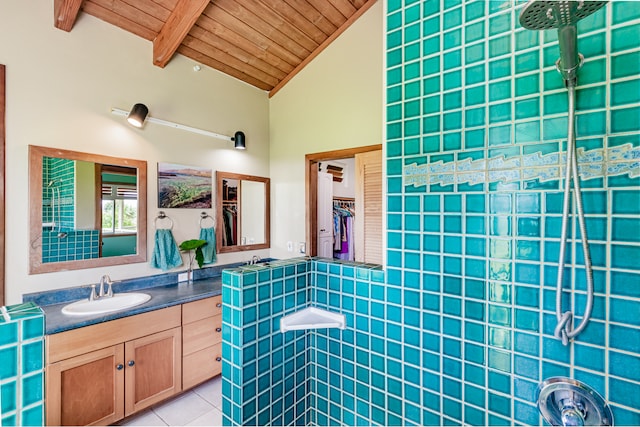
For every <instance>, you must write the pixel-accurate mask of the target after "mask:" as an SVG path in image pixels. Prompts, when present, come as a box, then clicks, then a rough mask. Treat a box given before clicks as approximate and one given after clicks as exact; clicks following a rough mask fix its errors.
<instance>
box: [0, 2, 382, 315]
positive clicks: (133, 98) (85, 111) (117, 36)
mask: <svg viewBox="0 0 640 427" xmlns="http://www.w3.org/2000/svg"><path fill="white" fill-rule="evenodd" d="M53 3H54V2H53V1H44V0H39V1H24V0H2V2H1V3H0V63H2V64H5V65H6V66H7V69H6V71H7V88H6V97H7V105H6V107H7V111H6V145H7V146H6V244H7V246H6V289H7V292H6V297H7V303H9V304H13V303H17V302H20V301H21V298H22V294H23V293H27V292H36V291H40V290H45V289H54V288H60V287H68V286H77V285H84V284H88V283H95V282H96V281H97V280H98V279H99V278H100V276H101V275H102V274H106V273H108V274H110V275H111V277H112V278H113V279H115V280H118V279H124V278H130V277H140V276H144V275H150V274H158V273H161V271H160V270H157V269H152V268H151V267H150V266H149V263H148V262H147V263H141V264H130V265H123V266H114V267H104V268H96V269H89V270H79V271H68V272H56V273H48V274H38V275H29V273H28V254H29V235H28V229H29V228H28V215H27V212H28V186H27V182H28V146H29V144H33V145H42V146H49V147H56V148H64V149H70V150H76V151H83V152H91V153H97V154H105V155H110V156H117V157H127V158H134V159H142V160H146V161H147V167H148V209H147V214H148V218H149V223H148V230H147V233H148V248H149V250H148V258H149V259H151V251H152V249H153V241H152V238H153V231H154V229H153V219H154V218H155V216H156V215H157V212H158V209H157V163H158V162H171V163H179V164H185V165H193V166H201V167H210V168H212V169H213V170H214V171H215V170H223V171H226V172H237V173H244V174H251V175H260V176H269V102H268V97H267V94H266V93H265V92H263V91H261V90H259V89H256V88H253V87H251V86H249V85H247V84H245V83H242V82H240V81H238V80H235V79H233V78H231V77H228V76H226V75H224V74H221V73H219V72H217V71H214V70H211V69H208V68H207V67H202V70H201V71H200V72H195V71H194V70H193V66H194V65H195V63H194V62H193V61H191V60H189V59H187V58H185V57H182V56H180V55H178V56H176V57H174V58H173V60H172V61H171V62H170V63H169V64H168V65H167V67H166V68H164V69H161V68H158V67H155V66H153V65H152V62H151V59H152V45H151V42H149V41H146V40H143V39H141V38H140V37H138V36H134V35H132V34H129V33H127V32H125V31H123V30H121V29H119V28H117V27H115V26H112V25H109V24H107V23H105V22H102V21H100V20H98V19H96V18H93V17H91V16H89V15H86V14H81V15H80V17H79V19H78V22H77V23H76V25H75V27H74V28H73V30H72V31H71V32H70V33H66V32H64V31H61V30H58V29H55V28H54V27H53ZM378 87H381V85H379V86H378ZM136 102H143V103H145V104H146V105H147V106H148V107H149V110H150V114H151V115H152V116H155V117H159V118H163V119H167V120H171V121H175V122H178V123H183V124H187V125H190V126H194V127H199V128H203V129H207V130H211V131H214V132H218V133H221V134H225V135H233V133H234V132H235V131H237V130H242V131H244V132H245V134H246V135H247V150H246V151H235V150H233V148H232V145H231V143H229V142H225V141H222V140H216V139H212V138H207V137H205V136H201V135H196V134H191V133H187V132H183V131H179V130H175V129H170V128H166V127H162V126H157V125H154V124H149V123H147V125H146V126H145V128H144V129H143V130H138V129H134V128H131V127H129V126H127V125H126V124H125V121H124V119H123V118H122V117H117V116H114V115H112V114H110V113H109V111H110V108H111V107H119V108H122V109H129V108H130V107H131V106H132V105H133V104H134V103H136ZM200 211H201V210H196V209H193V210H192V209H189V210H187V209H168V210H167V214H168V215H169V216H170V217H171V218H172V219H173V221H174V223H175V226H174V236H175V238H176V240H177V241H178V243H179V242H181V241H182V240H184V239H189V238H196V237H197V233H198V220H199V214H200ZM208 213H209V214H210V215H212V216H214V215H215V213H214V210H213V209H212V210H210V211H209V212H208ZM268 253H269V252H268V251H266V252H265V251H263V252H262V253H261V252H258V254H259V255H260V256H266V255H268ZM251 255H253V254H252V253H249V254H247V253H232V254H222V255H220V256H218V263H219V264H226V263H229V262H235V261H240V260H244V259H245V258H250V257H251ZM185 257H186V255H185ZM178 270H179V269H178Z"/></svg>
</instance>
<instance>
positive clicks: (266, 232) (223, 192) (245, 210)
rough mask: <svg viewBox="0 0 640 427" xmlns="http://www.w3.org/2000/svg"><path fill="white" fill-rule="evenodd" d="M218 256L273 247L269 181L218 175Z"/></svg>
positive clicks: (242, 176)
mask: <svg viewBox="0 0 640 427" xmlns="http://www.w3.org/2000/svg"><path fill="white" fill-rule="evenodd" d="M216 183H217V191H216V210H217V215H216V216H217V218H218V221H217V224H218V226H217V228H216V241H217V250H218V252H219V253H225V252H238V251H249V250H254V249H267V248H269V247H271V217H270V212H271V203H270V200H269V199H270V196H269V195H270V194H271V189H270V179H269V178H263V177H260V176H253V175H242V174H237V173H230V172H220V171H218V172H216Z"/></svg>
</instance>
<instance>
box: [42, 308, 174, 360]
mask: <svg viewBox="0 0 640 427" xmlns="http://www.w3.org/2000/svg"><path fill="white" fill-rule="evenodd" d="M180 313H181V307H180V306H179V305H176V306H173V307H169V308H163V309H161V310H155V311H150V312H148V313H143V314H137V315H135V316H129V317H123V318H121V319H116V320H111V321H109V322H104V323H98V324H96V325H91V326H85V327H84V328H78V329H72V330H70V331H65V332H60V333H59V334H53V335H48V336H47V337H46V345H47V363H54V362H57V361H60V360H64V359H68V358H70V357H73V356H78V355H80V354H84V353H89V352H90V351H94V350H98V349H101V348H105V347H109V346H112V345H116V344H120V343H122V342H125V341H130V340H133V339H136V338H141V337H144V336H147V335H151V334H153V333H156V332H160V331H165V330H167V329H172V328H175V327H179V326H180Z"/></svg>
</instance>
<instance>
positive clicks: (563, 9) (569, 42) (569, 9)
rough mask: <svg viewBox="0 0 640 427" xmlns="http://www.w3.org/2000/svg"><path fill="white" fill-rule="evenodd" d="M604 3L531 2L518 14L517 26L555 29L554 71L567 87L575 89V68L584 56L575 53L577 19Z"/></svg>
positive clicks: (576, 51) (578, 66)
mask: <svg viewBox="0 0 640 427" xmlns="http://www.w3.org/2000/svg"><path fill="white" fill-rule="evenodd" d="M606 3H607V2H606V1H566V0H564V1H549V0H533V1H529V2H528V3H527V4H525V6H524V8H523V9H522V12H521V13H520V25H522V26H523V27H524V28H527V29H529V30H550V29H552V28H557V29H558V44H559V45H560V58H559V59H558V61H557V62H556V68H557V69H558V71H559V72H560V74H562V78H563V79H564V84H565V86H567V87H570V86H576V84H577V81H578V78H577V77H578V76H577V75H578V69H579V68H580V67H581V66H582V61H583V57H582V55H580V53H579V52H578V29H577V27H576V25H577V23H578V21H579V20H581V19H583V18H586V17H587V16H589V15H591V14H592V13H594V12H595V11H597V10H598V9H600V8H601V7H602V6H604V5H605V4H606Z"/></svg>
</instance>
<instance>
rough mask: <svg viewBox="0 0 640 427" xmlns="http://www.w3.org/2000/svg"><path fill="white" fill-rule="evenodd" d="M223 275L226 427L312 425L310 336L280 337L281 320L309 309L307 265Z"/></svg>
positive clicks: (289, 262)
mask: <svg viewBox="0 0 640 427" xmlns="http://www.w3.org/2000/svg"><path fill="white" fill-rule="evenodd" d="M270 264H271V265H270V267H262V266H255V267H254V266H247V267H242V268H238V269H233V270H225V271H224V272H223V275H222V302H223V309H222V340H223V345H222V395H223V401H222V405H223V423H224V425H308V424H309V420H310V416H311V415H310V410H309V408H310V406H309V405H308V402H307V401H308V399H309V389H310V381H311V376H310V365H309V360H310V359H309V354H310V351H311V350H310V348H309V342H308V341H309V333H308V332H307V331H295V332H287V333H285V334H283V333H281V332H280V318H281V317H282V316H284V315H286V314H290V313H292V312H294V311H296V310H298V309H300V308H304V307H306V306H307V301H308V293H309V281H310V275H311V265H310V262H309V261H308V260H306V259H294V260H287V261H276V262H271V263H270Z"/></svg>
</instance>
